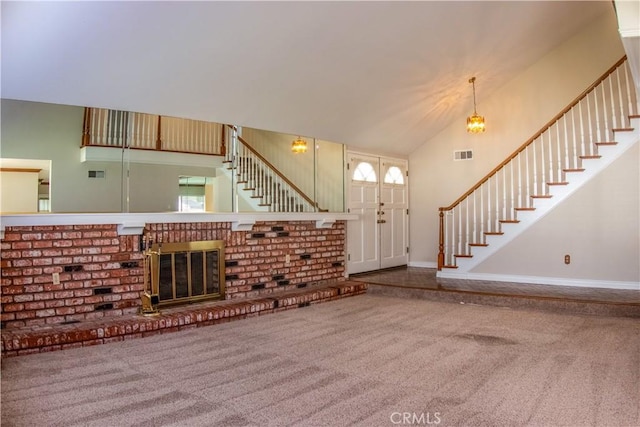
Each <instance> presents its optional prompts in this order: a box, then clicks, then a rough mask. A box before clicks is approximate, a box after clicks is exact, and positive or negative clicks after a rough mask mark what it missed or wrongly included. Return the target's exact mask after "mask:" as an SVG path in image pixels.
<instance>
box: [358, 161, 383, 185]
mask: <svg viewBox="0 0 640 427" xmlns="http://www.w3.org/2000/svg"><path fill="white" fill-rule="evenodd" d="M353 180H354V181H365V182H378V177H377V176H376V171H375V169H374V168H373V166H372V165H371V163H368V162H360V163H358V166H356V167H355V169H354V170H353Z"/></svg>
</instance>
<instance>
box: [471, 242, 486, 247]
mask: <svg viewBox="0 0 640 427" xmlns="http://www.w3.org/2000/svg"><path fill="white" fill-rule="evenodd" d="M469 246H473V247H475V246H478V247H486V246H489V244H488V243H469Z"/></svg>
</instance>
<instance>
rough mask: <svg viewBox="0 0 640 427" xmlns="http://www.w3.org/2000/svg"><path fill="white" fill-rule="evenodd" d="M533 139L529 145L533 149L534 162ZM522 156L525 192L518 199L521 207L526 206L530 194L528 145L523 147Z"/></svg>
mask: <svg viewBox="0 0 640 427" xmlns="http://www.w3.org/2000/svg"><path fill="white" fill-rule="evenodd" d="M534 144H535V141H534V142H532V143H531V145H530V147H531V149H532V150H533V153H534V154H533V155H534V158H533V159H534V162H535V145H534ZM524 156H525V160H524V161H525V174H524V177H525V193H524V198H522V199H521V201H520V205H521V206H523V207H527V206H528V201H529V200H530V199H529V196H530V194H531V193H530V185H531V178H530V175H529V147H527V148H525V150H524Z"/></svg>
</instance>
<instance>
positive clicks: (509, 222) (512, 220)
mask: <svg viewBox="0 0 640 427" xmlns="http://www.w3.org/2000/svg"><path fill="white" fill-rule="evenodd" d="M498 222H499V223H500V224H518V223H519V222H520V221H518V220H517V219H501V220H500V221H498Z"/></svg>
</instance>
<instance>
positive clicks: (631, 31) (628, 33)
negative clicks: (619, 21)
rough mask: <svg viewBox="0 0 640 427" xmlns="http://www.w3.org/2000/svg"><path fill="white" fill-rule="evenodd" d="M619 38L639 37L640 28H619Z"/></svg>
mask: <svg viewBox="0 0 640 427" xmlns="http://www.w3.org/2000/svg"><path fill="white" fill-rule="evenodd" d="M618 31H619V32H620V37H640V28H620V29H619V30H618Z"/></svg>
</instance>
